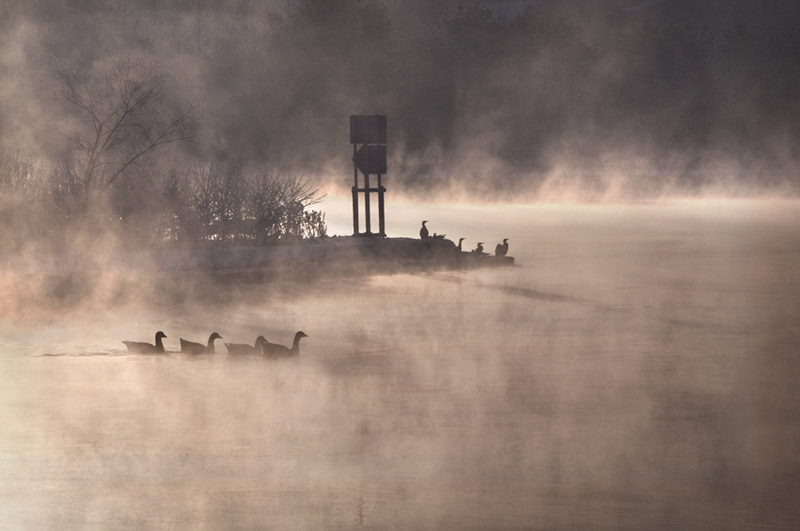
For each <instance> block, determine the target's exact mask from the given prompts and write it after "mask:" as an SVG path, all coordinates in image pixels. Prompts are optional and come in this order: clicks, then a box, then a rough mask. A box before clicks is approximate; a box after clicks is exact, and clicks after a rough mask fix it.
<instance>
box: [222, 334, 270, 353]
mask: <svg viewBox="0 0 800 531" xmlns="http://www.w3.org/2000/svg"><path fill="white" fill-rule="evenodd" d="M266 342H267V340H266V339H264V336H258V338H256V344H255V346H251V345H246V344H244V343H225V346H226V347H228V355H231V354H261V353H262V346H263V345H264V344H266Z"/></svg>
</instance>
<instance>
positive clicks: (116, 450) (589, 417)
mask: <svg viewBox="0 0 800 531" xmlns="http://www.w3.org/2000/svg"><path fill="white" fill-rule="evenodd" d="M429 213H430V214H431V215H430V216H428V219H431V221H430V227H431V229H432V231H433V230H436V231H440V232H446V233H447V234H448V237H450V236H453V237H460V236H459V235H464V236H467V237H469V240H467V241H466V242H465V244H467V245H469V244H474V243H475V242H474V240H473V235H475V237H478V236H477V234H476V232H477V230H476V229H475V227H476V221H475V220H476V219H480V226H481V227H482V230H484V231H486V232H485V234H487V235H494V240H490V239H489V236H487V237H486V246H487V248H488V247H489V246H490V245H492V244H493V242H494V241H496V240H499V239H500V238H501V237H509V238H510V243H511V252H510V253H509V254H511V255H514V256H515V258H516V260H517V266H516V267H514V268H504V269H481V270H472V271H449V272H445V271H440V272H433V273H420V274H398V275H390V276H376V277H372V278H364V279H357V278H351V279H329V280H325V281H321V282H318V283H315V284H302V283H301V284H292V285H288V284H284V285H280V286H275V285H269V284H268V285H253V286H251V287H250V289H249V292H250V293H249V295H248V296H247V299H246V302H245V303H242V304H237V303H236V301H231V300H225V299H219V300H220V301H221V302H218V303H213V302H211V303H209V302H208V301H206V302H204V303H203V304H191V303H187V302H184V303H181V304H175V303H173V302H170V301H168V300H159V298H157V297H156V298H151V299H147V300H136V299H131V300H129V302H128V303H126V304H119V305H117V306H112V307H108V308H107V307H104V304H105V301H107V299H104V298H102V297H100V298H98V299H97V300H98V301H100V302H98V303H95V304H90V303H87V304H85V305H83V306H80V307H78V308H76V309H74V310H72V311H69V312H62V311H53V312H52V313H50V314H48V313H47V312H46V311H44V310H40V311H39V313H38V314H37V315H36V316H29V317H26V318H20V317H14V316H13V315H8V314H4V317H3V321H2V325H0V344H2V347H1V350H0V374H2V375H3V376H2V379H3V385H2V386H0V411H2V416H3V430H2V433H0V470H2V475H3V481H2V482H0V498H2V500H3V502H2V504H0V527H3V528H8V529H52V528H58V529H109V528H114V529H141V528H148V529H262V528H283V529H285V528H304V529H319V528H333V529H340V528H356V527H361V526H363V527H365V528H392V529H395V528H396V529H407V528H426V529H442V528H459V529H463V528H471V527H474V528H520V527H524V528H533V529H575V528H586V529H642V528H648V529H773V528H775V527H776V526H777V527H781V528H785V529H794V528H797V527H798V525H800V512H798V510H797V505H796V500H797V498H798V495H799V494H800V492H798V482H797V477H798V472H799V471H800V470H799V469H798V462H797V455H798V447H797V445H798V442H797V441H798V440H800V417H799V416H798V414H799V413H800V412H799V411H798V406H797V404H800V400H798V399H799V398H800V397H798V391H797V385H796V382H797V379H798V376H800V374H798V371H799V370H800V365H798V359H797V352H798V347H800V336H799V335H798V327H797V323H798V317H800V306H799V305H798V299H797V297H796V294H797V293H798V290H799V289H800V276H798V273H797V268H795V267H793V266H792V264H794V263H796V262H797V260H798V259H799V258H800V233H798V230H797V227H798V226H800V225H798V221H800V219H799V218H800V206H798V204H797V203H796V202H794V201H730V200H727V201H714V200H702V201H698V200H693V201H682V202H664V203H655V204H647V205H645V204H642V205H614V206H611V205H576V204H573V205H570V204H561V205H554V204H553V205H528V206H524V205H517V206H510V207H509V206H495V207H492V206H483V207H474V208H469V207H468V206H465V205H454V206H451V207H448V206H446V205H438V206H436V207H433V206H432V207H431V208H430V211H429ZM417 214H418V211H416V210H415V209H412V208H411V207H409V208H408V209H406V208H405V207H401V206H398V207H397V209H396V210H395V216H396V218H395V219H396V221H393V222H392V223H390V224H388V227H389V228H390V229H391V228H392V227H396V230H397V231H398V233H399V232H402V231H405V230H406V229H405V228H404V227H406V226H408V227H409V229H408V230H413V227H415V226H416V223H417V218H418V217H419V216H418V215H417ZM334 217H335V216H334ZM345 219H346V218H345ZM412 221H413V222H412ZM390 235H392V234H390ZM397 235H402V234H397ZM481 237H483V236H481ZM208 289H209V290H226V289H228V288H227V287H226V286H224V285H217V284H214V283H209V284H208ZM301 329H302V330H303V331H305V332H306V333H307V334H308V336H309V337H308V338H307V339H304V340H303V341H302V343H301V355H300V357H299V358H297V359H292V360H282V361H268V360H264V359H260V358H247V359H240V360H233V359H229V358H228V357H227V355H226V354H225V350H224V347H222V345H221V344H220V342H219V341H218V342H217V344H218V347H219V348H218V353H217V354H216V355H215V356H214V357H213V358H205V357H201V358H200V359H195V358H191V357H188V356H186V355H182V354H180V353H178V352H177V350H178V338H179V337H184V338H187V339H192V340H196V341H203V340H204V338H205V337H207V335H208V334H209V333H211V331H217V332H219V333H220V334H221V335H222V336H223V337H224V338H225V339H224V341H232V342H252V341H253V340H254V338H255V337H256V335H258V334H264V335H266V336H267V337H268V339H269V340H270V341H274V342H281V343H288V342H289V341H290V339H291V337H292V335H293V334H294V332H295V331H297V330H301ZM156 330H164V331H165V332H166V334H167V336H168V339H166V340H165V345H166V347H167V350H168V351H171V352H170V353H169V355H167V356H165V357H152V356H142V355H130V354H128V353H127V352H125V350H124V349H125V347H124V345H122V343H121V341H122V340H123V339H133V340H149V341H152V335H153V334H154V332H155V331H156Z"/></svg>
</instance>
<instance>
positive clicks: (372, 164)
mask: <svg viewBox="0 0 800 531" xmlns="http://www.w3.org/2000/svg"><path fill="white" fill-rule="evenodd" d="M350 143H351V144H353V178H354V183H353V235H354V236H380V237H382V238H385V237H386V222H385V217H384V214H383V194H384V193H385V192H386V188H384V187H383V184H382V183H381V176H382V175H384V174H385V173H386V116H383V115H380V114H376V115H370V116H355V115H353V116H350ZM359 144H360V145H361V147H360V148H359V147H358V145H359ZM359 170H360V171H361V173H363V174H364V186H363V187H359V182H358V181H359V179H358V172H359ZM370 175H377V177H378V186H377V188H371V187H370V184H369V176H370ZM376 192H377V194H378V233H377V234H376V233H373V232H372V226H371V217H370V196H371V194H372V193H376ZM359 193H363V194H364V229H365V232H364V233H363V234H362V233H359V223H358V218H359V212H358V194H359Z"/></svg>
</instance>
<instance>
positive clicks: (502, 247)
mask: <svg viewBox="0 0 800 531" xmlns="http://www.w3.org/2000/svg"><path fill="white" fill-rule="evenodd" d="M506 254H508V238H503V243H498V244H497V247H495V248H494V255H495V256H505V255H506Z"/></svg>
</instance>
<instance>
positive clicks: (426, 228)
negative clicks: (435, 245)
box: [419, 220, 428, 240]
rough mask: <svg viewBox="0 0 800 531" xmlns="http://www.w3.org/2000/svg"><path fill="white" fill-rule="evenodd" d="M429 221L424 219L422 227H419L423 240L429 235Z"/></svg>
mask: <svg viewBox="0 0 800 531" xmlns="http://www.w3.org/2000/svg"><path fill="white" fill-rule="evenodd" d="M427 222H428V220H425V221H423V222H422V228H421V229H419V237H420V238H422V239H423V240H424V239H425V238H427V237H428V227H426V226H425V224H426V223H427Z"/></svg>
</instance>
